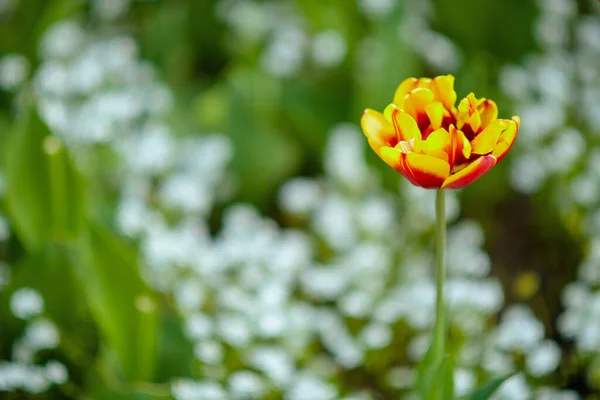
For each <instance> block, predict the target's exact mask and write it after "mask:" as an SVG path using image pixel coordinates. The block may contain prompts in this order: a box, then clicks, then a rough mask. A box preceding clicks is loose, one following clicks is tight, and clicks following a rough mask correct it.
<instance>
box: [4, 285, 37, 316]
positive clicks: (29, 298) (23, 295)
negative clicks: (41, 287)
mask: <svg viewBox="0 0 600 400" xmlns="http://www.w3.org/2000/svg"><path fill="white" fill-rule="evenodd" d="M10 310H11V311H12V313H13V315H14V316H15V317H17V318H21V319H30V318H31V317H35V316H37V315H39V314H41V313H42V312H44V299H43V298H42V296H41V295H40V293H39V292H38V291H37V290H35V289H32V288H20V289H17V290H16V291H15V292H14V293H13V294H12V296H11V298H10Z"/></svg>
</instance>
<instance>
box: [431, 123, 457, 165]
mask: <svg viewBox="0 0 600 400" xmlns="http://www.w3.org/2000/svg"><path fill="white" fill-rule="evenodd" d="M424 143H425V152H426V154H429V155H430V156H433V157H435V158H439V159H440V160H444V161H446V162H448V160H449V153H450V151H451V150H452V137H451V136H450V133H448V131H447V130H445V129H444V128H440V129H438V130H435V131H433V132H431V133H430V134H429V136H428V137H427V140H425V141H424Z"/></svg>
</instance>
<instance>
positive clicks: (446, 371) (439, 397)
mask: <svg viewBox="0 0 600 400" xmlns="http://www.w3.org/2000/svg"><path fill="white" fill-rule="evenodd" d="M430 350H431V347H430ZM430 350H428V352H427V353H428V354H427V355H426V356H425V359H423V361H424V362H422V363H421V364H420V365H419V367H418V371H417V391H418V392H419V395H420V398H421V399H424V400H448V399H453V398H454V360H453V359H452V357H450V356H445V357H444V358H442V359H441V360H437V361H434V360H432V359H431V354H432V352H431V351H430ZM427 356H429V357H430V358H429V359H427Z"/></svg>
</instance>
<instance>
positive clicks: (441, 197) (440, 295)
mask: <svg viewBox="0 0 600 400" xmlns="http://www.w3.org/2000/svg"><path fill="white" fill-rule="evenodd" d="M435 214H436V229H435V286H436V300H435V331H434V339H433V340H434V343H435V351H434V354H435V359H436V361H441V360H442V359H443V358H444V357H445V355H446V309H445V307H444V280H445V278H446V276H445V275H446V272H445V269H444V259H445V253H446V212H445V193H444V190H443V189H439V190H438V191H437V192H436V197H435Z"/></svg>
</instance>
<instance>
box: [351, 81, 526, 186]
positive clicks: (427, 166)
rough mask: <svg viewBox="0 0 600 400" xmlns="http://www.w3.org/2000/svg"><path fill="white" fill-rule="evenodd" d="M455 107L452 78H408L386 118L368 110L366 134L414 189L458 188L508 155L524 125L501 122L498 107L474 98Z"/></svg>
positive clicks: (363, 121) (364, 118) (364, 123)
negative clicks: (418, 187)
mask: <svg viewBox="0 0 600 400" xmlns="http://www.w3.org/2000/svg"><path fill="white" fill-rule="evenodd" d="M455 103H456V92H455V91H454V77H453V76H452V75H445V76H438V77H436V78H434V79H430V78H421V79H415V78H409V79H406V80H405V81H403V82H402V83H401V84H400V86H398V89H397V90H396V93H395V94H394V99H393V102H392V103H391V104H390V105H388V106H387V107H386V108H385V110H384V111H383V113H381V112H378V111H375V110H371V109H367V110H365V112H364V113H363V116H362V119H361V125H362V129H363V132H364V133H365V135H366V137H367V139H368V141H369V144H370V145H371V148H373V150H374V151H375V152H376V153H377V154H378V155H379V157H381V159H382V160H383V161H385V162H386V163H387V164H388V165H389V166H391V167H392V168H394V169H395V170H396V171H398V172H400V173H401V174H402V175H403V176H404V177H405V178H406V179H408V180H409V181H410V182H411V183H412V184H413V185H416V186H421V187H423V188H426V189H444V188H448V189H460V188H463V187H465V186H467V185H469V184H470V183H472V182H474V181H475V180H476V179H478V178H480V177H481V176H482V175H484V174H485V173H486V172H488V171H489V170H490V169H492V167H494V165H496V163H497V162H498V161H500V160H501V159H502V158H503V157H504V156H505V155H506V153H508V151H509V150H510V148H511V146H512V144H513V142H514V141H515V139H516V137H517V132H518V130H519V123H520V121H519V117H513V118H512V119H510V120H507V119H498V107H497V106H496V103H494V101H492V100H488V99H485V98H479V99H478V98H476V97H475V95H474V94H473V93H470V94H469V95H468V96H467V97H466V98H464V99H462V100H461V101H460V102H459V103H458V108H457V107H455Z"/></svg>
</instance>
